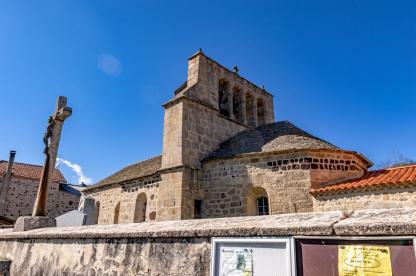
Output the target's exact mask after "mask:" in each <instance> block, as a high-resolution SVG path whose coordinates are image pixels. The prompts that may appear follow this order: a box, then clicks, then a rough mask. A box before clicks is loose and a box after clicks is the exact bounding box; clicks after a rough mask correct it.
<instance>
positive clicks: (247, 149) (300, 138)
mask: <svg viewBox="0 0 416 276" xmlns="http://www.w3.org/2000/svg"><path fill="white" fill-rule="evenodd" d="M295 149H336V150H339V148H338V147H337V146H335V145H333V144H331V143H330V142H327V141H325V140H323V139H321V138H319V137H316V136H314V135H312V134H310V133H308V132H306V131H304V130H302V129H300V128H299V127H297V126H295V125H294V124H292V123H291V122H289V121H288V120H285V121H278V122H273V123H270V124H267V125H263V126H259V127H257V128H254V129H248V130H245V131H242V132H240V133H237V134H236V135H234V136H233V137H231V138H230V139H228V140H226V141H224V142H223V143H221V144H220V146H219V148H218V149H217V150H215V151H214V152H213V153H212V154H210V155H209V156H208V157H207V158H206V160H210V159H221V158H228V157H233V156H238V155H242V154H247V153H256V152H257V153H259V152H276V151H287V150H295Z"/></svg>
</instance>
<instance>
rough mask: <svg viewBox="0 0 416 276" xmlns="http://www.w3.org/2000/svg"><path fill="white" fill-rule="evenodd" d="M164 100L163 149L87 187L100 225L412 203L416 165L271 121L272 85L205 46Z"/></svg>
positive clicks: (414, 200)
mask: <svg viewBox="0 0 416 276" xmlns="http://www.w3.org/2000/svg"><path fill="white" fill-rule="evenodd" d="M163 107H164V109H165V115H164V133H163V151H162V154H161V155H160V156H156V157H153V158H150V159H148V160H146V161H142V162H138V163H135V164H132V165H130V166H128V167H126V168H123V169H121V170H120V171H118V172H116V173H114V174H113V175H111V176H109V177H107V178H105V179H103V180H102V181H100V182H98V183H97V184H95V185H93V186H90V187H88V188H86V189H84V190H83V195H84V197H85V198H88V199H90V200H93V202H95V203H94V204H95V205H94V208H95V214H94V219H95V221H96V222H97V223H98V224H112V223H115V224H117V223H129V222H143V221H162V220H183V219H198V218H217V217H234V216H251V215H268V214H279V213H293V212H310V211H316V210H318V211H319V210H353V209H359V208H372V207H374V206H370V205H371V204H370V205H369V203H373V204H376V203H377V202H378V203H379V204H381V205H383V206H384V207H385V206H386V204H387V205H388V206H391V207H399V206H400V207H402V206H416V166H407V167H400V168H395V169H386V170H379V171H368V168H369V167H370V166H372V163H371V161H369V160H368V159H367V158H366V157H365V156H364V155H362V154H360V153H359V152H356V151H352V150H345V149H341V148H338V147H337V146H335V145H333V144H331V143H329V142H327V141H324V140H322V139H320V138H318V137H315V136H313V135H312V134H309V133H307V132H305V131H303V130H302V129H299V128H298V127H296V126H295V125H293V124H292V123H290V122H288V121H281V122H276V121H275V110H274V106H273V95H272V94H270V93H269V92H268V91H266V90H265V89H264V88H262V87H258V86H257V85H255V84H253V83H252V82H250V81H249V80H247V79H245V78H243V77H241V76H240V75H239V74H238V69H237V68H235V69H234V70H233V71H231V70H229V69H227V68H225V67H224V66H222V65H221V64H219V63H217V62H216V61H214V60H212V59H211V58H209V57H207V56H206V55H205V54H204V53H203V52H202V51H198V52H197V53H196V54H194V55H193V56H191V57H190V58H189V59H188V76H187V80H186V81H185V82H184V83H183V84H182V85H181V86H180V87H179V88H178V89H177V90H176V91H174V95H173V98H172V99H171V100H170V101H168V102H167V103H165V104H164V105H163Z"/></svg>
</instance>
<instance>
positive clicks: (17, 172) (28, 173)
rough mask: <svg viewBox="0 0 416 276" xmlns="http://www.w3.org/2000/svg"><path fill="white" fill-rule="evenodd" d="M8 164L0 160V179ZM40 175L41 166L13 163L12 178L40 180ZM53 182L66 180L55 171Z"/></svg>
mask: <svg viewBox="0 0 416 276" xmlns="http://www.w3.org/2000/svg"><path fill="white" fill-rule="evenodd" d="M8 164H9V162H8V161H4V160H0V177H3V176H4V175H5V173H6V171H7V166H8ZM41 175H42V166H38V165H31V164H24V163H18V162H15V163H13V169H12V177H22V178H30V179H40V177H41ZM53 181H54V182H66V179H65V177H64V176H63V175H62V173H61V172H60V171H59V170H58V169H55V172H54V174H53Z"/></svg>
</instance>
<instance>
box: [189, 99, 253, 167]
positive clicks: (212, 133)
mask: <svg viewBox="0 0 416 276" xmlns="http://www.w3.org/2000/svg"><path fill="white" fill-rule="evenodd" d="M245 129H247V127H246V126H243V125H241V124H238V123H236V122H234V121H232V120H230V119H228V118H225V117H224V116H222V115H220V114H219V113H218V112H217V111H216V110H213V109H211V108H208V107H206V106H204V105H201V104H198V103H195V102H192V101H189V100H185V101H184V102H183V126H182V131H183V133H182V145H183V162H184V164H186V165H188V166H190V167H192V168H200V167H201V160H203V159H204V158H205V157H207V156H208V155H209V154H210V153H211V152H212V151H214V150H215V149H217V148H218V146H219V144H220V143H222V142H224V141H225V140H227V139H228V138H230V137H232V136H234V135H235V134H237V133H238V132H240V131H243V130H245Z"/></svg>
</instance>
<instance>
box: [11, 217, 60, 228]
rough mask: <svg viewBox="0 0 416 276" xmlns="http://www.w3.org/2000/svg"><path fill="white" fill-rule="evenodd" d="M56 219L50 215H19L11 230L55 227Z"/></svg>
mask: <svg viewBox="0 0 416 276" xmlns="http://www.w3.org/2000/svg"><path fill="white" fill-rule="evenodd" d="M55 226H56V220H55V219H54V218H50V217H32V216H26V217H19V218H18V219H17V220H16V223H15V224H14V228H13V231H15V232H21V231H28V230H33V229H39V228H46V227H55Z"/></svg>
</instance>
